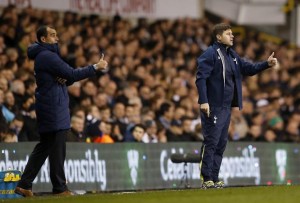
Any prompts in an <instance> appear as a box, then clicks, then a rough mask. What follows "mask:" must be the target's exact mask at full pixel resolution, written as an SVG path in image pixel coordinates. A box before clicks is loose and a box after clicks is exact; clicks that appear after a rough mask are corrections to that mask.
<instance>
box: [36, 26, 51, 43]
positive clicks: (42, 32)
mask: <svg viewBox="0 0 300 203" xmlns="http://www.w3.org/2000/svg"><path fill="white" fill-rule="evenodd" d="M48 27H49V26H47V25H42V26H40V27H39V28H38V29H37V31H36V38H37V40H38V42H42V40H41V37H47V34H48V32H47V28H48Z"/></svg>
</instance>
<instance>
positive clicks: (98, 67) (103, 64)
mask: <svg viewBox="0 0 300 203" xmlns="http://www.w3.org/2000/svg"><path fill="white" fill-rule="evenodd" d="M107 64H108V63H107V61H105V60H104V54H103V53H102V55H101V58H100V60H99V62H98V63H96V64H95V68H96V70H99V71H102V72H107V71H108V66H107Z"/></svg>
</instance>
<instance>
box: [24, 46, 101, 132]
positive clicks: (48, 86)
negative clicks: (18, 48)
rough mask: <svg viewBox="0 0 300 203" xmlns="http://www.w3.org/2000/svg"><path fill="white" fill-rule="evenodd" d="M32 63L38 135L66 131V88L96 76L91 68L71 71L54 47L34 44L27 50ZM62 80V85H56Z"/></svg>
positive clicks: (68, 115)
mask: <svg viewBox="0 0 300 203" xmlns="http://www.w3.org/2000/svg"><path fill="white" fill-rule="evenodd" d="M28 57H29V58H30V59H33V60H34V72H35V78H36V84H37V88H36V90H35V98H36V103H35V108H36V109H35V110H36V115H37V122H38V130H39V132H40V133H45V132H53V131H59V130H67V129H70V111H69V95H68V92H67V85H71V84H73V83H74V82H76V81H79V80H82V79H85V78H88V77H91V76H94V75H96V71H95V69H94V67H93V66H92V65H90V66H87V67H84V68H78V69H74V68H72V67H70V66H69V65H68V64H67V63H66V62H64V61H63V60H62V59H61V57H60V54H59V49H58V45H57V44H45V43H39V42H36V43H34V44H32V45H31V46H30V47H29V48H28ZM57 77H59V78H63V79H66V80H67V82H66V84H60V83H58V82H57Z"/></svg>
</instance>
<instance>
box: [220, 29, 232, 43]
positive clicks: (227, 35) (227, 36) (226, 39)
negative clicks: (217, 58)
mask: <svg viewBox="0 0 300 203" xmlns="http://www.w3.org/2000/svg"><path fill="white" fill-rule="evenodd" d="M233 38H234V36H233V34H232V31H231V29H228V30H225V31H224V32H223V33H222V35H217V39H218V42H220V43H222V44H225V45H227V46H232V45H233Z"/></svg>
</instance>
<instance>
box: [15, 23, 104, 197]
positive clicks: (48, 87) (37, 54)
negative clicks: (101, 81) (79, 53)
mask: <svg viewBox="0 0 300 203" xmlns="http://www.w3.org/2000/svg"><path fill="white" fill-rule="evenodd" d="M36 35H37V40H38V41H37V42H36V43H34V44H32V45H31V46H30V47H29V48H28V57H29V58H30V59H32V60H34V61H35V63H34V65H35V67H34V69H35V77H36V83H37V88H36V92H35V97H36V104H35V109H36V115H37V123H38V130H39V133H40V142H39V143H38V144H37V145H36V146H35V148H34V150H33V152H32V153H31V155H30V158H29V160H28V162H27V165H26V167H25V170H24V173H23V174H22V177H21V180H20V181H19V183H18V185H17V187H16V189H15V193H17V194H20V195H22V196H25V197H31V196H33V193H32V182H33V180H34V179H35V177H36V176H37V174H38V172H39V170H40V168H41V167H42V165H43V163H44V162H45V160H46V159H47V157H49V162H50V179H51V182H52V186H53V189H52V192H53V194H58V195H72V193H71V192H70V191H69V189H68V187H67V181H66V177H65V172H64V161H65V156H66V136H67V133H68V131H69V129H70V112H69V97H68V93H67V85H71V84H73V83H74V82H76V81H79V80H82V79H85V78H88V77H92V76H95V75H96V72H103V71H107V62H106V61H105V60H104V59H103V57H104V55H102V58H101V59H100V60H99V62H98V63H97V64H94V65H89V66H87V67H84V68H78V69H74V68H72V67H70V66H69V65H68V64H67V63H65V62H64V61H63V60H62V59H61V58H60V54H59V47H58V37H57V33H56V30H55V29H54V28H52V27H49V26H41V27H39V28H38V30H37V32H36ZM102 74H103V73H102Z"/></svg>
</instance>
